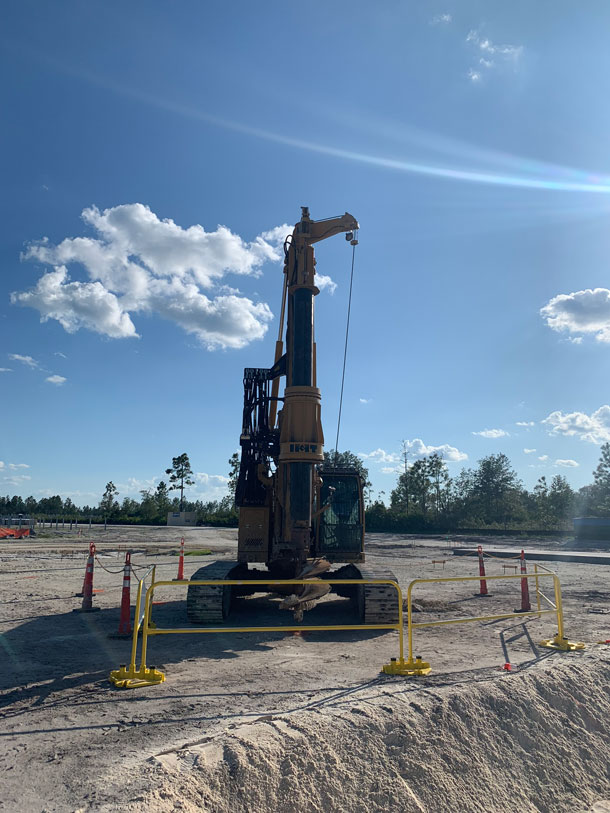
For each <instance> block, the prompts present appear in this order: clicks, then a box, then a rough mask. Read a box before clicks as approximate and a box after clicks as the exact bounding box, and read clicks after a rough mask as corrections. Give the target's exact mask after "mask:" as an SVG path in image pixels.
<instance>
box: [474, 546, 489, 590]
mask: <svg viewBox="0 0 610 813" xmlns="http://www.w3.org/2000/svg"><path fill="white" fill-rule="evenodd" d="M477 553H478V554H479V576H480V577H481V582H480V585H481V586H480V589H479V592H478V593H475V596H478V597H479V598H487V597H488V596H489V593H488V592H487V581H486V579H485V560H484V559H483V548H482V547H481V545H479V546H478V548H477Z"/></svg>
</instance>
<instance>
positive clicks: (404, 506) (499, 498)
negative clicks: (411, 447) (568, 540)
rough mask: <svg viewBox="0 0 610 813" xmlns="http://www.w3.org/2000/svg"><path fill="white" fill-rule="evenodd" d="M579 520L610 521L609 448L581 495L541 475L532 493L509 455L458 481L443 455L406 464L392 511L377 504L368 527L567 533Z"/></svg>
mask: <svg viewBox="0 0 610 813" xmlns="http://www.w3.org/2000/svg"><path fill="white" fill-rule="evenodd" d="M367 479H368V478H367ZM576 516H597V517H610V443H605V444H604V445H603V446H602V447H601V456H600V460H599V464H598V466H597V468H596V469H595V471H594V472H593V482H592V483H591V484H590V485H587V486H584V487H583V488H581V489H579V490H578V491H574V490H573V489H572V487H571V486H570V484H569V483H568V481H567V480H566V478H565V477H564V476H563V475H561V474H555V475H554V476H553V477H552V478H551V479H550V480H549V479H548V478H547V477H546V475H542V476H541V477H539V478H538V481H537V482H536V485H535V486H534V488H533V489H532V490H531V491H528V490H527V489H526V488H525V487H524V486H523V483H522V481H521V480H520V478H519V477H518V475H517V473H516V471H515V470H514V468H513V467H512V464H511V462H510V460H509V459H508V457H507V456H506V455H505V454H491V455H487V456H486V457H483V458H481V459H480V460H479V461H478V465H477V467H476V468H473V469H462V471H461V472H460V473H459V474H458V475H457V476H455V477H450V476H449V470H448V468H447V464H446V463H445V461H444V460H443V459H442V456H441V455H440V454H438V453H434V454H431V455H428V456H427V457H423V458H421V459H420V460H416V461H415V462H414V463H413V464H412V465H409V464H408V462H407V460H406V458H405V461H404V467H403V470H402V471H401V472H400V473H399V474H398V479H397V483H396V487H395V488H394V489H393V490H392V492H391V494H390V500H389V505H386V504H385V503H384V502H382V501H381V500H376V501H375V502H373V503H372V504H370V505H369V506H368V508H367V527H368V528H369V530H402V531H404V532H409V531H411V530H412V531H413V532H421V531H425V530H430V531H448V530H459V529H466V528H468V529H475V528H478V529H491V530H494V529H497V530H506V529H508V528H510V529H515V530H528V529H529V530H542V531H566V530H569V529H571V527H572V519H573V518H574V517H576Z"/></svg>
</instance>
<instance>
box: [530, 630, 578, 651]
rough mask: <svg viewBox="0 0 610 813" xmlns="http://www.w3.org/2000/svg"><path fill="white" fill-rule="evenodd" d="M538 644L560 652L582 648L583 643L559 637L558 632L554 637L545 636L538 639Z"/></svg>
mask: <svg viewBox="0 0 610 813" xmlns="http://www.w3.org/2000/svg"><path fill="white" fill-rule="evenodd" d="M540 646H544V647H546V648H547V649H558V650H560V651H561V652H574V651H575V650H576V649H584V648H585V645H584V644H583V643H582V642H580V641H568V639H567V638H560V637H559V633H557V635H556V636H555V637H554V638H547V639H545V640H544V641H540Z"/></svg>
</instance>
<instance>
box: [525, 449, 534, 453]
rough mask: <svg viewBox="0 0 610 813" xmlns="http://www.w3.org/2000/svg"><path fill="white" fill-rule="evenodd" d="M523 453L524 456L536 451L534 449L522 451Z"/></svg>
mask: <svg viewBox="0 0 610 813" xmlns="http://www.w3.org/2000/svg"><path fill="white" fill-rule="evenodd" d="M523 451H524V452H525V454H534V452H535V451H536V450H535V449H524V450H523Z"/></svg>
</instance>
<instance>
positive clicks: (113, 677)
mask: <svg viewBox="0 0 610 813" xmlns="http://www.w3.org/2000/svg"><path fill="white" fill-rule="evenodd" d="M108 680H109V681H110V682H111V683H113V684H114V685H115V686H116V687H117V688H118V689H140V688H143V687H144V686H156V685H158V684H159V683H164V682H165V675H164V673H163V672H161V671H160V670H159V669H155V668H154V666H151V667H150V669H149V668H147V667H146V666H141V667H140V668H139V669H138V670H136V669H132V668H129V669H126V668H125V667H124V666H121V667H120V668H119V669H114V670H113V671H112V672H111V673H110V675H109V677H108Z"/></svg>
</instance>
